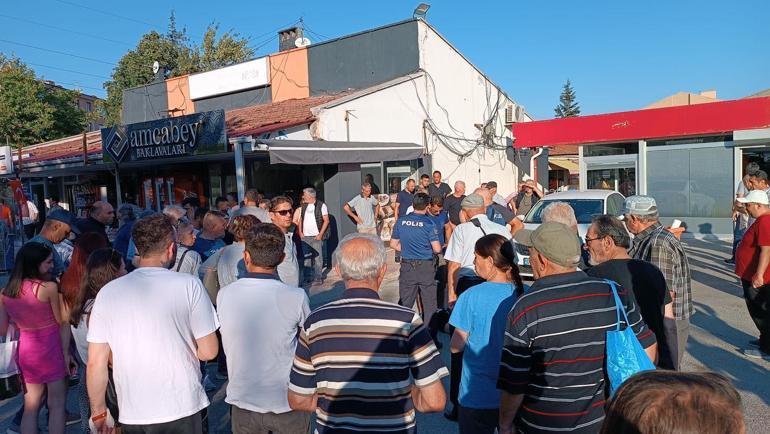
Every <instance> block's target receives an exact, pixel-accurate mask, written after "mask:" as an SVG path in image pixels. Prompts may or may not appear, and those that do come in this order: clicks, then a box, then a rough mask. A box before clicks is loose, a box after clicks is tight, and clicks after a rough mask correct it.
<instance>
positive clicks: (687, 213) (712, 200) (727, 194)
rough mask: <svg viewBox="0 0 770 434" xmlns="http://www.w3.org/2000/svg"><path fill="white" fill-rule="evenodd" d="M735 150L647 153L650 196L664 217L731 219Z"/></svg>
mask: <svg viewBox="0 0 770 434" xmlns="http://www.w3.org/2000/svg"><path fill="white" fill-rule="evenodd" d="M732 162H733V149H732V148H724V147H717V148H714V147H710V148H700V149H698V148H694V149H670V150H669V149H667V150H660V151H654V152H648V153H647V167H648V168H647V174H648V175H647V193H648V194H649V195H650V196H652V197H654V198H655V201H656V202H657V204H658V211H659V212H660V215H661V216H662V217H674V218H680V217H720V218H730V216H731V213H732V204H733V197H734V194H735V185H734V180H733V164H732Z"/></svg>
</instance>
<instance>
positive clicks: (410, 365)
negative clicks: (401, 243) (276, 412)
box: [289, 234, 448, 434]
mask: <svg viewBox="0 0 770 434" xmlns="http://www.w3.org/2000/svg"><path fill="white" fill-rule="evenodd" d="M385 258H386V256H385V249H384V246H383V244H382V241H381V240H380V239H379V238H377V237H376V236H372V235H366V234H351V235H348V236H347V237H345V239H343V240H342V242H341V243H340V246H339V248H338V249H337V251H336V252H335V253H334V260H335V269H336V270H337V272H338V273H339V274H340V276H341V277H342V279H343V280H344V281H345V288H346V290H345V292H344V293H343V294H342V298H341V299H340V300H338V301H334V302H331V303H329V304H326V305H324V306H322V307H320V308H318V309H316V310H315V311H313V312H312V313H311V314H310V316H309V317H308V318H307V320H306V321H305V323H304V325H303V327H302V329H301V331H300V336H299V342H298V344H297V350H296V353H295V356H294V366H293V367H292V372H291V378H290V382H289V405H290V406H291V408H292V409H294V410H302V411H315V413H316V429H317V432H318V433H320V434H325V433H375V432H388V433H404V434H406V433H414V432H416V421H415V410H416V411H420V412H437V411H441V410H443V409H444V404H445V403H446V395H445V392H444V386H443V385H442V383H441V378H443V377H445V376H446V375H448V372H447V369H446V367H444V364H443V363H442V361H441V355H440V354H439V352H438V350H437V349H436V346H435V345H434V343H433V340H432V339H431V337H430V335H429V334H428V330H427V328H426V327H425V326H424V325H423V322H422V319H421V318H420V315H419V314H418V313H416V312H415V311H413V310H411V309H409V308H406V307H403V306H399V305H397V304H394V303H388V302H385V301H382V300H381V299H380V297H379V295H378V293H377V291H378V289H379V287H380V285H381V284H382V281H383V279H384V278H385V272H386V271H387V266H386V264H385Z"/></svg>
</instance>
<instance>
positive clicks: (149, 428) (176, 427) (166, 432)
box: [122, 413, 203, 434]
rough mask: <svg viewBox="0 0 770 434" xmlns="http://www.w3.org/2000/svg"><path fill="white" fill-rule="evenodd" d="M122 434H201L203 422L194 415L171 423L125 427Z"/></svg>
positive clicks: (196, 414) (199, 415)
mask: <svg viewBox="0 0 770 434" xmlns="http://www.w3.org/2000/svg"><path fill="white" fill-rule="evenodd" d="M122 429H123V433H124V434H201V433H202V432H203V422H202V419H201V414H200V413H195V414H192V415H190V416H187V417H183V418H182V419H177V420H174V421H171V422H165V423H154V424H150V425H126V424H124V425H123V427H122Z"/></svg>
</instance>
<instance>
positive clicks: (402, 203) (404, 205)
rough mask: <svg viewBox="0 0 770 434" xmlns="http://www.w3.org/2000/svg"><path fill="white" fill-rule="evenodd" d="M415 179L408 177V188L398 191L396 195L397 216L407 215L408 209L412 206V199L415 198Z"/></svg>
mask: <svg viewBox="0 0 770 434" xmlns="http://www.w3.org/2000/svg"><path fill="white" fill-rule="evenodd" d="M414 188H415V182H414V179H408V180H407V181H406V188H404V189H403V190H401V191H400V192H398V196H396V204H395V209H394V211H395V212H396V218H397V219H399V218H401V217H403V216H405V215H406V211H407V210H408V209H409V207H410V206H412V199H413V198H414Z"/></svg>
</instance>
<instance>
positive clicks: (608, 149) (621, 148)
mask: <svg viewBox="0 0 770 434" xmlns="http://www.w3.org/2000/svg"><path fill="white" fill-rule="evenodd" d="M638 153H639V143H638V142H633V143H612V144H608V145H584V146H583V156H584V157H604V156H607V155H627V154H638Z"/></svg>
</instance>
